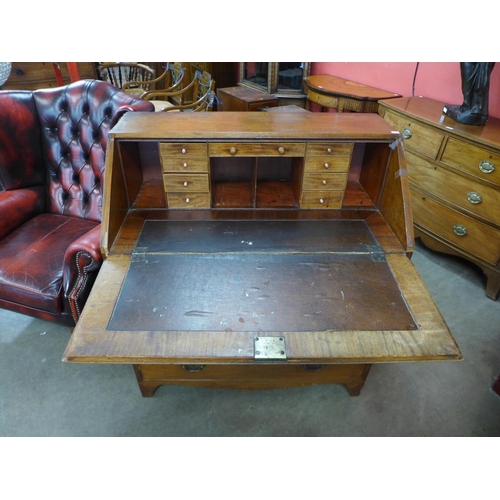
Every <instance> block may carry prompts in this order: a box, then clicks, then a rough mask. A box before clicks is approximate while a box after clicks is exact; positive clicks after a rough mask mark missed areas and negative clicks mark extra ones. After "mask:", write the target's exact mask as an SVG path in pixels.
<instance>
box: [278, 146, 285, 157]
mask: <svg viewBox="0 0 500 500" xmlns="http://www.w3.org/2000/svg"><path fill="white" fill-rule="evenodd" d="M278 153H279V154H280V155H282V154H284V153H285V148H283V147H281V146H280V147H279V148H278Z"/></svg>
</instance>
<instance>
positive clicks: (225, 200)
mask: <svg viewBox="0 0 500 500" xmlns="http://www.w3.org/2000/svg"><path fill="white" fill-rule="evenodd" d="M118 147H119V151H120V157H121V169H120V170H122V174H123V180H124V182H125V184H126V186H127V194H128V198H129V205H130V206H134V205H135V206H138V205H140V206H142V207H144V208H165V207H166V205H165V200H164V196H163V195H160V196H158V197H157V198H158V199H156V198H155V197H154V196H151V194H150V191H151V190H153V191H154V192H155V193H156V192H157V191H158V190H160V191H159V192H160V193H162V189H163V188H162V167H161V163H160V154H159V144H158V142H156V141H151V142H149V141H137V142H134V141H132V142H129V141H120V142H119V143H118ZM394 156H397V155H392V149H391V148H390V147H389V144H388V143H380V142H374V143H366V142H356V143H354V148H353V152H352V157H351V163H350V167H349V172H348V182H347V187H346V192H345V196H344V201H343V208H369V209H373V208H377V207H378V206H379V202H380V196H381V193H382V190H383V186H384V180H385V177H384V176H385V172H386V167H387V164H388V162H389V161H391V158H392V157H394ZM209 161H210V184H211V190H212V194H211V197H212V208H266V207H268V208H298V200H299V199H300V192H301V189H302V179H303V175H304V161H305V160H304V158H303V157H239V158H232V157H211V158H210V159H209ZM143 196H144V197H146V201H144V200H142V199H137V198H141V197H143ZM145 203H146V205H148V206H146V205H145Z"/></svg>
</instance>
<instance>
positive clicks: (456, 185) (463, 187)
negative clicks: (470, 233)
mask: <svg viewBox="0 0 500 500" xmlns="http://www.w3.org/2000/svg"><path fill="white" fill-rule="evenodd" d="M406 158H407V160H408V163H409V164H410V165H411V167H410V168H409V169H408V170H409V179H410V181H411V182H413V183H414V184H416V185H417V186H420V187H421V188H422V189H425V190H426V191H429V192H430V193H432V194H434V195H435V196H437V197H439V198H442V199H443V200H447V201H448V202H450V203H452V204H454V205H457V206H459V207H461V208H463V209H464V210H468V211H469V212H471V213H474V214H476V215H478V216H480V217H483V218H484V219H486V220H488V221H490V222H492V223H494V224H497V225H500V191H499V190H498V189H496V188H494V187H491V186H488V185H486V184H484V183H481V182H474V181H473V180H471V179H470V178H469V177H463V176H461V175H459V174H456V173H454V172H452V171H450V170H447V169H446V168H444V167H436V166H435V165H434V164H432V163H430V162H427V161H425V160H424V159H422V158H420V157H419V156H417V155H415V154H413V153H410V152H407V153H406Z"/></svg>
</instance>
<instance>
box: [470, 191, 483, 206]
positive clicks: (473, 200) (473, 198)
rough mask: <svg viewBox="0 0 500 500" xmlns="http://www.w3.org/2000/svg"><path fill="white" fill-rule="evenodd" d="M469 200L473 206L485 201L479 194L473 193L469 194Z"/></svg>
mask: <svg viewBox="0 0 500 500" xmlns="http://www.w3.org/2000/svg"><path fill="white" fill-rule="evenodd" d="M467 200H468V201H469V202H470V203H472V204H473V205H477V204H478V203H481V202H482V201H483V197H482V196H481V195H480V194H479V193H476V192H475V191H471V192H470V193H467Z"/></svg>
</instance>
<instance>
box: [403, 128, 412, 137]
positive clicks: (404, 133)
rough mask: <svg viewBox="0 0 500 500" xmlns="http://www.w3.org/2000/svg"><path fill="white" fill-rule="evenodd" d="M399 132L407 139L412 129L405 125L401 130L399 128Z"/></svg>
mask: <svg viewBox="0 0 500 500" xmlns="http://www.w3.org/2000/svg"><path fill="white" fill-rule="evenodd" d="M401 133H402V134H403V137H404V138H405V139H409V138H410V137H411V136H412V135H413V134H412V131H411V130H410V129H409V128H406V127H405V128H404V129H403V130H401Z"/></svg>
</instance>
